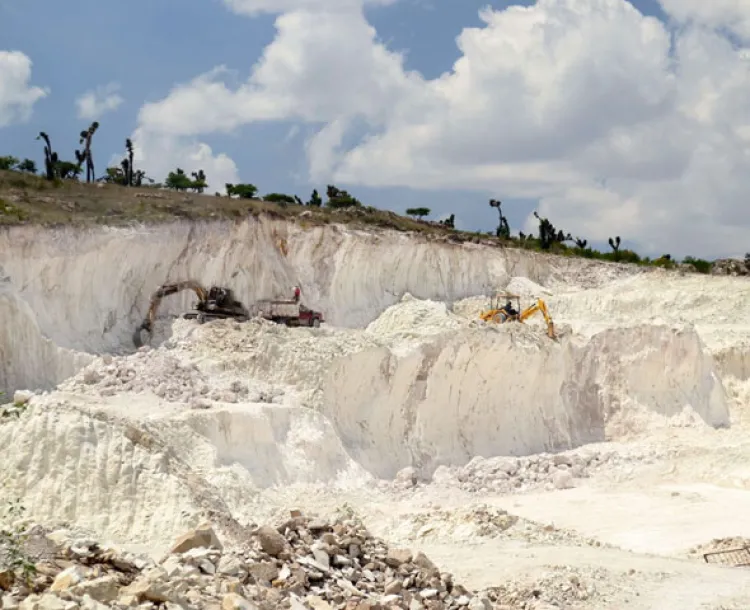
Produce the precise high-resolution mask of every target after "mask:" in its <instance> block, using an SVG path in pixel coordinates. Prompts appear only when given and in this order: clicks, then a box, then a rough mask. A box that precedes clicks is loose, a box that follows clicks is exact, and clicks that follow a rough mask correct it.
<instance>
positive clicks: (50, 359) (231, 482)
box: [0, 220, 750, 610]
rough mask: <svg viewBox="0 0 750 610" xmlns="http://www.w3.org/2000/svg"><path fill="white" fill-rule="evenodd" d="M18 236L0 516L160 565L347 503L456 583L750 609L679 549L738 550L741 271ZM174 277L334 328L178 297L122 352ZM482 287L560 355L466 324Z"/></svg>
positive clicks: (10, 244)
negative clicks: (26, 392)
mask: <svg viewBox="0 0 750 610" xmlns="http://www.w3.org/2000/svg"><path fill="white" fill-rule="evenodd" d="M34 231H35V230H33V229H32V228H21V229H19V230H14V231H11V232H10V233H12V235H10V233H9V234H8V235H5V234H3V235H2V236H0V252H2V255H0V266H1V267H2V269H0V276H2V278H3V282H2V291H1V292H0V313H2V315H3V320H4V321H5V320H10V324H5V325H4V330H3V331H0V354H1V355H2V360H1V361H0V385H1V386H2V387H0V389H5V390H6V391H10V394H11V395H12V391H13V390H22V389H25V388H28V389H31V390H35V389H37V388H41V389H46V390H49V391H48V392H46V393H38V394H36V395H35V396H34V397H33V398H32V399H31V401H30V403H29V405H27V406H26V407H23V408H21V407H19V408H18V410H17V411H14V412H13V413H14V415H13V416H4V417H1V418H0V446H2V447H3V460H2V466H0V501H2V499H3V498H5V497H6V496H7V497H11V496H13V497H15V496H20V497H21V498H22V500H23V502H24V504H25V505H26V507H27V509H28V512H29V516H30V517H32V518H35V519H40V520H43V521H46V522H53V523H54V522H60V523H70V524H73V525H75V526H77V527H81V528H86V529H90V530H91V531H93V532H95V533H96V534H97V535H99V536H102V537H105V538H107V539H112V540H115V541H118V542H122V543H127V544H133V545H140V546H148V547H150V548H152V549H162V548H163V547H164V546H166V545H168V544H169V542H170V541H171V540H172V539H173V538H174V536H176V535H178V534H180V533H182V532H183V531H184V530H185V529H186V528H187V527H191V526H194V525H196V524H197V523H198V522H199V521H201V520H202V519H204V518H206V517H209V518H211V519H213V520H215V521H217V528H218V529H219V531H220V532H221V534H222V536H224V537H225V538H226V539H227V540H231V539H232V534H233V532H235V531H236V528H237V526H238V523H239V524H243V525H247V524H252V523H255V522H257V521H259V520H264V519H267V518H269V517H270V516H272V515H275V514H277V513H280V512H284V511H288V510H289V509H290V508H300V507H301V508H303V509H305V510H311V511H312V510H316V509H320V510H329V509H333V508H335V507H337V506H340V505H341V503H342V502H344V501H346V502H348V503H350V504H351V505H352V506H354V507H355V508H356V509H357V510H358V511H359V512H360V513H361V514H363V515H364V516H365V518H366V520H367V521H368V523H369V525H370V526H371V527H372V528H373V529H375V530H377V532H378V533H380V534H381V535H383V536H385V537H387V538H389V540H391V541H392V542H394V543H400V544H406V545H410V546H415V547H418V548H421V549H423V550H425V551H426V552H428V553H429V554H430V555H431V556H432V557H433V558H434V559H435V561H436V562H438V564H439V565H440V567H441V568H442V569H446V570H448V571H451V572H453V573H455V574H456V575H457V578H459V579H460V580H462V581H464V582H466V583H467V584H468V585H469V586H476V587H484V586H493V585H498V583H499V582H500V581H502V582H505V581H507V580H508V579H520V580H524V582H526V580H528V583H529V586H536V585H534V583H535V582H536V583H537V584H538V586H540V587H552V586H553V584H554V586H555V587H558V585H559V586H560V587H562V589H561V590H564V588H565V586H566V585H565V584H564V583H565V582H569V581H566V580H565V579H569V578H572V577H575V578H580V579H581V580H582V581H585V582H586V583H587V584H586V586H587V587H592V591H593V590H594V589H598V590H599V591H600V592H601V596H600V597H598V598H597V597H591V599H589V600H588V601H586V600H579V602H580V604H578V603H577V604H578V605H572V606H570V607H572V608H584V607H585V608H591V609H593V608H597V609H601V608H622V607H629V608H636V609H638V610H641V609H644V610H645V609H646V608H653V607H663V608H665V609H667V610H672V609H673V608H675V609H676V608H695V609H696V610H697V609H698V608H700V607H702V606H701V604H702V603H704V602H705V603H713V604H714V606H708V607H714V608H718V607H719V605H718V604H719V603H721V604H723V607H726V608H732V609H733V610H734V608H743V607H745V608H746V607H750V601H749V600H750V597H748V596H749V595H750V592H749V591H748V587H749V585H748V580H747V578H746V575H742V574H741V575H739V576H738V575H737V574H738V572H736V571H731V570H727V569H722V568H716V567H712V566H708V567H707V566H702V565H701V564H700V563H699V562H697V561H696V560H695V559H687V558H686V557H685V556H684V554H685V551H686V549H688V548H690V547H692V546H695V545H698V544H705V543H708V542H710V540H711V539H712V538H718V537H732V536H747V537H750V532H749V531H748V527H747V524H748V520H747V519H746V517H745V515H746V514H747V512H748V509H749V508H750V499H749V498H748V496H747V494H748V493H750V492H748V490H749V489H750V467H747V466H746V464H748V463H750V442H748V441H747V440H745V439H746V438H748V435H747V432H748V430H750V426H748V424H750V417H748V415H749V414H750V408H749V407H750V356H748V354H750V349H748V346H750V323H748V322H747V320H748V319H750V318H748V315H749V314H750V291H748V288H749V287H750V283H748V281H746V280H743V279H740V278H719V277H706V276H700V275H682V276H681V275H679V274H677V273H666V272H661V271H648V272H646V270H644V269H642V268H636V267H623V266H620V265H611V264H604V263H597V262H593V261H584V260H580V259H572V258H568V259H566V258H552V257H543V256H540V255H535V254H531V253H528V252H522V251H511V250H501V249H497V248H488V247H485V246H481V245H478V244H463V245H458V244H450V243H444V242H436V241H429V240H426V239H422V238H416V237H414V236H404V235H399V234H393V233H386V232H384V233H378V234H375V233H367V232H364V231H352V230H350V229H344V228H341V227H335V226H330V227H315V228H303V227H300V226H293V225H288V224H284V223H281V222H279V223H276V222H267V221H256V220H248V221H241V222H238V223H214V224H205V225H190V224H189V223H184V224H181V223H177V224H174V225H171V226H168V227H166V226H165V227H155V228H149V229H142V228H133V229H106V230H104V229H102V230H99V229H96V230H93V229H92V230H90V231H87V232H79V233H76V232H74V231H71V230H67V229H63V230H55V231H50V232H48V233H45V234H43V235H42V234H40V233H39V232H38V231H37V232H36V233H35V232H34ZM11 237H12V239H11ZM279 240H285V241H286V245H287V247H286V251H287V253H286V254H284V252H282V249H281V248H279V246H278V244H279ZM114 261H116V264H115V262H114ZM113 269H117V272H116V273H114V272H113ZM186 278H193V279H197V280H199V281H201V282H203V283H204V284H207V285H208V284H211V283H218V284H221V285H226V286H231V287H232V288H233V290H235V293H236V296H237V297H238V298H240V299H241V300H243V301H244V302H246V303H250V302H252V301H253V300H254V299H255V298H266V297H271V296H280V295H284V294H285V293H288V291H289V290H290V288H291V286H294V285H296V284H299V285H301V286H302V290H303V300H304V302H305V303H306V304H307V305H309V306H311V307H314V308H316V309H320V310H322V311H323V312H324V313H325V316H326V320H327V323H326V324H324V325H323V326H322V327H321V328H318V329H311V328H298V329H291V328H286V327H283V326H277V325H274V324H271V323H268V322H265V321H261V320H251V321H250V322H247V323H243V324H238V323H236V322H231V321H220V322H212V323H209V324H205V325H198V324H196V323H195V322H192V321H187V320H175V316H176V315H177V314H179V313H180V312H181V311H184V310H185V309H187V308H189V306H190V303H191V301H192V300H193V298H194V297H192V296H191V295H189V294H185V295H180V296H179V297H175V298H172V299H167V300H166V301H165V303H164V308H163V310H162V315H161V316H160V317H159V319H158V322H157V336H156V339H155V341H154V342H153V347H152V348H145V349H143V350H140V351H138V352H134V353H128V352H132V346H130V343H129V341H130V336H131V334H132V331H133V329H134V328H135V326H136V325H137V323H138V322H139V321H140V319H141V317H142V316H143V314H144V313H145V308H146V306H147V303H148V295H149V294H150V292H151V291H152V290H153V289H155V288H156V287H157V286H158V285H159V284H161V283H162V282H164V281H175V280H180V279H186ZM497 291H508V292H513V293H515V294H519V295H520V296H521V297H522V303H523V305H524V306H528V305H530V304H531V303H532V302H534V300H535V299H538V298H542V299H544V300H545V302H546V303H547V305H548V307H549V310H550V313H551V315H552V317H553V319H554V321H555V327H556V328H557V329H558V332H559V335H560V338H559V340H558V341H551V340H550V339H549V338H548V337H547V336H546V335H545V333H544V325H543V320H542V319H541V316H535V317H534V318H532V319H530V320H529V321H528V323H527V324H518V323H510V324H506V325H501V326H496V325H492V324H485V323H483V322H481V321H479V320H478V315H479V313H480V312H481V310H482V309H483V308H484V307H486V305H487V299H488V296H489V295H491V294H493V293H494V292H497ZM16 413H20V416H19V417H15V414H16ZM478 503H481V505H482V508H481V509H479V508H477V507H476V506H475V505H477V504H478ZM503 511H507V513H508V514H509V515H510V516H511V517H513V518H520V520H519V521H517V522H515V523H516V524H515V525H514V526H512V527H506V526H507V525H508V523H509V521H508V519H509V518H510V517H508V515H506V513H504V512H503ZM511 520H512V519H511ZM563 530H564V531H563ZM565 570H568V572H566V571H565ZM545 579H546V580H545ZM560 579H562V580H560ZM539 583H541V584H539ZM555 583H556V584H555ZM561 583H562V584H561ZM563 592H564V591H563ZM660 600H661V601H660ZM664 600H669V601H668V603H667V602H666V601H664ZM662 602H663V603H662ZM660 604H661V605H660ZM743 604H744V606H743Z"/></svg>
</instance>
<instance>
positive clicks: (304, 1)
mask: <svg viewBox="0 0 750 610" xmlns="http://www.w3.org/2000/svg"><path fill="white" fill-rule="evenodd" d="M396 1H397V0H364V2H363V0H224V4H225V5H226V6H227V8H229V10H231V11H233V12H235V13H238V14H241V15H247V16H250V17H252V16H254V15H259V14H261V13H273V14H276V13H288V12H292V11H299V10H303V11H314V12H330V13H337V12H340V11H346V10H348V9H352V8H354V9H359V8H360V7H361V6H362V4H363V3H364V4H368V5H381V6H385V5H388V4H393V3H394V2H396Z"/></svg>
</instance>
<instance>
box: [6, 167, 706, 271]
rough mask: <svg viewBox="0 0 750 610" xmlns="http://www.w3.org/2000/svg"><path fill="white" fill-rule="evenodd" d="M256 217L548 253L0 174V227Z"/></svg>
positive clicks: (398, 224) (430, 232)
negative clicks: (411, 234)
mask: <svg viewBox="0 0 750 610" xmlns="http://www.w3.org/2000/svg"><path fill="white" fill-rule="evenodd" d="M248 215H252V216H261V215H264V216H267V217H270V218H278V219H288V220H296V221H298V222H300V223H301V224H302V223H304V224H305V225H307V226H315V225H324V224H330V223H342V224H346V225H348V226H352V227H361V228H365V227H368V226H369V227H379V228H384V229H393V230H396V231H405V232H406V231H409V232H416V233H420V234H423V235H426V236H435V237H440V236H443V237H444V238H445V239H448V240H450V241H454V242H457V243H461V242H474V243H486V244H489V245H496V246H502V247H509V248H523V249H526V250H533V251H539V252H541V251H542V248H541V245H540V242H539V240H538V239H535V238H533V237H528V238H527V239H524V240H520V239H518V238H511V239H502V238H498V237H495V236H494V235H488V234H483V233H477V232H467V231H459V230H456V229H451V228H449V227H445V226H442V225H440V224H438V223H435V222H429V221H422V220H416V219H413V218H410V217H407V216H401V215H399V214H396V213H395V212H391V211H387V210H379V209H377V208H374V207H370V206H356V207H351V208H344V209H331V208H328V207H325V206H323V207H312V206H302V205H295V204H279V203H272V202H268V201H261V200H257V199H239V198H230V197H219V196H216V195H209V194H198V193H188V192H177V191H170V190H164V189H156V188H152V187H141V188H138V187H125V186H120V185H117V184H107V183H103V182H98V183H93V184H86V183H84V182H78V181H76V180H55V181H49V180H47V179H46V178H44V177H42V176H37V175H34V174H29V173H24V172H19V171H5V170H0V226H12V225H23V224H33V225H42V226H62V225H68V226H86V225H96V224H101V225H105V224H106V225H114V226H118V225H120V226H123V225H128V224H133V223H161V222H169V221H174V220H176V219H190V220H219V219H230V220H240V219H242V218H245V217H247V216H248ZM548 252H549V253H551V254H559V255H562V256H576V257H583V258H590V259H597V260H602V261H609V262H621V263H634V264H639V265H648V266H659V267H664V268H672V267H674V266H675V262H674V261H672V260H671V259H670V258H669V257H661V258H658V259H655V260H650V259H648V258H641V257H640V256H638V255H637V254H636V253H635V252H632V251H630V250H623V251H620V252H619V253H617V254H615V253H614V252H599V251H597V250H593V249H591V248H585V249H581V248H577V247H576V248H572V247H569V246H567V245H566V244H564V243H553V244H552V246H551V248H550V249H549V250H548ZM685 262H688V263H690V264H692V266H693V268H695V270H696V271H699V272H702V273H708V272H709V271H710V268H711V263H709V262H707V261H701V260H695V259H692V260H689V261H688V260H686V261H685Z"/></svg>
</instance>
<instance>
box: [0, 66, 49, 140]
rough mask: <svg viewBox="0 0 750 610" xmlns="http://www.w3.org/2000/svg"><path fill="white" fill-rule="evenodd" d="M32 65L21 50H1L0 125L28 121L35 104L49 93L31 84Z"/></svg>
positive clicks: (4, 125)
mask: <svg viewBox="0 0 750 610" xmlns="http://www.w3.org/2000/svg"><path fill="white" fill-rule="evenodd" d="M31 66H32V62H31V59H29V57H28V56H26V55H24V54H23V53H21V52H20V51H0V127H6V126H8V125H10V124H11V123H23V122H26V121H28V120H29V118H31V113H32V111H33V108H34V104H36V102H38V101H39V100H40V99H42V98H43V97H46V96H47V95H48V94H49V91H48V90H47V89H43V88H41V87H35V86H32V85H31V84H30V81H31Z"/></svg>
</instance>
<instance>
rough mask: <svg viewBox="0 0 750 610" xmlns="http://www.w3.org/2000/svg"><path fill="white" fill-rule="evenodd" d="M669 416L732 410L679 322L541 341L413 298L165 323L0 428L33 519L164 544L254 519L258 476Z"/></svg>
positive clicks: (357, 479) (516, 451)
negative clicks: (350, 322) (311, 312)
mask: <svg viewBox="0 0 750 610" xmlns="http://www.w3.org/2000/svg"><path fill="white" fill-rule="evenodd" d="M685 412H689V413H690V414H692V415H693V416H694V419H697V420H699V421H702V422H703V424H704V425H710V426H724V425H726V424H727V423H728V412H727V404H726V398H725V394H724V390H723V388H722V385H721V383H720V380H719V377H718V375H717V373H716V370H715V366H714V362H713V359H712V358H711V356H710V355H709V354H707V353H706V352H705V350H704V348H703V344H702V342H701V341H700V339H699V337H698V335H697V334H696V333H695V332H694V331H693V330H692V329H690V328H685V329H674V328H669V327H666V326H638V327H633V328H629V329H611V330H607V331H603V332H601V333H599V334H596V335H594V336H593V337H592V338H591V339H584V340H580V339H578V338H576V337H572V336H567V337H564V338H563V339H562V340H561V341H560V342H559V343H555V342H552V341H550V340H549V339H548V338H547V337H546V336H545V335H544V334H543V333H542V332H539V329H538V328H536V327H534V326H529V327H526V326H520V325H509V326H506V327H500V328H497V327H494V326H490V327H487V326H484V325H482V324H477V323H476V322H475V321H473V320H468V319H466V318H462V317H461V316H457V315H455V314H452V313H450V311H448V309H447V308H446V307H445V305H444V304H441V303H433V302H425V301H420V300H415V299H413V298H410V297H407V298H406V299H405V300H404V301H403V302H402V303H399V304H397V305H395V306H393V307H391V308H390V309H389V310H387V311H386V312H384V313H383V314H382V315H381V316H380V317H379V318H377V319H376V320H375V321H374V322H373V323H372V324H371V325H370V326H369V327H368V328H367V329H326V328H320V329H289V328H286V327H281V326H276V325H273V324H270V323H267V322H263V321H251V322H248V323H245V324H237V323H234V322H230V321H224V322H215V323H211V324H206V325H203V326H199V325H197V324H195V323H193V322H190V321H184V320H180V321H177V322H175V323H174V333H173V336H172V338H171V339H170V340H168V341H167V342H165V343H164V344H163V345H162V346H160V347H159V348H157V349H155V350H149V351H142V352H138V353H135V354H132V355H129V356H123V357H116V358H111V357H107V356H105V357H102V358H97V359H95V360H94V361H93V362H92V363H91V364H90V365H89V366H87V367H86V368H85V369H83V370H82V371H81V372H80V373H78V374H77V375H76V376H75V377H73V378H72V379H70V380H68V381H66V382H65V383H63V384H62V385H61V386H60V388H59V390H58V391H55V392H52V393H50V394H48V395H46V396H40V397H36V398H34V399H33V400H32V406H31V407H30V408H29V410H28V411H27V412H26V413H24V414H23V415H22V416H21V418H20V419H19V420H10V421H7V422H5V423H2V424H0V445H2V446H3V447H4V448H5V455H6V456H7V457H6V460H5V462H4V465H3V469H2V475H3V478H2V483H3V484H4V489H5V490H6V493H13V494H17V495H19V496H21V497H23V498H25V501H26V504H27V506H29V507H30V508H31V513H32V514H34V515H35V516H37V517H38V518H42V519H45V520H66V521H70V522H73V523H76V524H78V525H81V526H85V527H88V528H91V529H93V530H95V531H97V532H99V533H100V535H104V536H108V537H112V538H114V539H116V540H129V541H131V542H142V543H150V544H156V543H162V544H163V543H166V542H168V540H169V539H171V538H172V537H173V536H174V535H175V534H176V533H177V532H179V531H181V530H182V529H184V528H185V527H189V526H192V525H195V524H196V523H197V522H198V521H199V520H200V519H201V518H202V517H203V516H205V515H216V514H218V515H223V516H224V519H225V521H226V522H227V523H229V525H227V526H226V527H229V528H230V529H231V524H232V523H233V519H238V520H240V521H242V522H246V521H248V520H250V519H253V517H254V507H255V504H254V502H255V501H256V499H257V495H258V493H259V492H260V491H262V490H264V489H267V488H269V487H274V486H289V485H309V484H324V485H326V488H327V489H331V488H333V487H336V486H350V485H355V486H361V485H366V484H371V483H372V481H373V479H381V478H385V479H390V478H392V477H393V476H394V475H395V474H396V473H397V471H398V470H400V469H401V468H404V467H406V466H414V467H416V468H417V469H419V470H420V471H421V474H422V475H423V476H427V477H429V476H430V475H431V474H432V473H433V472H434V470H435V468H437V467H438V466H439V465H443V464H444V465H463V464H466V463H467V462H469V461H470V460H471V458H472V457H474V456H477V455H483V456H485V457H490V456H495V455H528V454H532V453H538V452H542V451H555V450H562V449H567V448H573V447H577V446H580V445H582V444H584V443H588V442H593V441H602V440H605V439H607V438H617V435H618V434H619V433H620V432H621V431H622V430H624V429H625V430H626V431H627V432H628V433H644V432H645V431H646V430H647V428H648V426H649V425H650V424H651V423H652V421H653V420H654V418H662V419H663V418H675V417H676V418H682V417H683V415H684V414H685ZM623 422H625V424H627V425H625V426H623ZM157 507H158V508H157Z"/></svg>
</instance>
